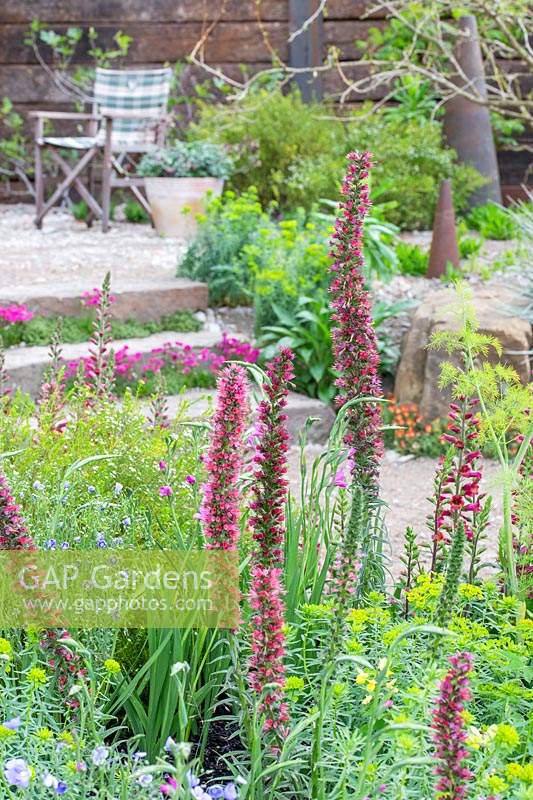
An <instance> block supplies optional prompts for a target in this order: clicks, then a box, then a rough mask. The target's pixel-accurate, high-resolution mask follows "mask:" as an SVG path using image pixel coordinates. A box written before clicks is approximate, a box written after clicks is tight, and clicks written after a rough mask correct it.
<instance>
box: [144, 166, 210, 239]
mask: <svg viewBox="0 0 533 800" xmlns="http://www.w3.org/2000/svg"><path fill="white" fill-rule="evenodd" d="M144 182H145V187H146V194H147V196H148V202H149V203H150V206H151V208H152V217H153V220H154V225H155V229H156V231H157V232H158V233H159V235H160V236H172V237H176V238H179V239H186V240H188V241H190V240H191V239H193V238H194V236H195V234H196V228H197V222H196V215H197V214H201V213H203V211H204V210H205V201H206V196H207V193H208V192H210V193H211V194H212V195H213V196H215V197H218V196H219V195H220V194H221V193H222V187H223V185H224V181H223V180H222V179H220V178H145V179H144Z"/></svg>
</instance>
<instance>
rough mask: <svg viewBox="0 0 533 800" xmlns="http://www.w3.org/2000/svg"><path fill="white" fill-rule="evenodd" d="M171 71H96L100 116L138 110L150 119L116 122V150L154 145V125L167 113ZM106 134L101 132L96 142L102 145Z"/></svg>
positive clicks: (114, 135) (97, 101) (96, 95)
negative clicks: (110, 112)
mask: <svg viewBox="0 0 533 800" xmlns="http://www.w3.org/2000/svg"><path fill="white" fill-rule="evenodd" d="M171 76H172V70H171V69H170V68H169V67H160V68H158V69H132V70H119V69H103V68H102V67H99V68H97V70H96V79H95V84H94V100H95V105H96V110H97V112H98V113H100V114H105V112H106V111H117V110H118V111H132V110H135V109H139V110H140V111H142V112H143V114H148V115H149V116H150V118H152V119H153V122H152V121H151V119H146V117H145V118H144V119H143V118H139V119H136V118H129V119H115V120H113V138H112V146H113V150H115V151H116V150H119V151H120V150H130V151H131V150H135V149H136V148H139V149H141V150H145V149H148V148H149V147H150V146H151V145H152V146H153V145H154V144H155V136H156V126H155V122H156V121H157V120H158V119H159V118H160V117H161V116H163V115H164V114H165V113H166V110H167V103H168V95H169V91H170V79H171ZM104 136H105V131H104V127H103V126H102V127H101V128H100V130H99V131H98V135H97V142H98V143H99V144H103V142H104Z"/></svg>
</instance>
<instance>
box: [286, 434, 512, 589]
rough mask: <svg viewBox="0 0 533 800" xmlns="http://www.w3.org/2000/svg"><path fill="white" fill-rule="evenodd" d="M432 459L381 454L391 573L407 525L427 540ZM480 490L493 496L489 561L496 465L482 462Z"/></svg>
mask: <svg viewBox="0 0 533 800" xmlns="http://www.w3.org/2000/svg"><path fill="white" fill-rule="evenodd" d="M320 452H321V448H320V447H317V446H309V447H308V448H307V451H306V453H307V460H308V463H309V462H312V460H313V459H314V458H316V457H317V456H318V455H319V453H320ZM298 461H299V450H298V448H295V447H293V448H292V449H291V452H290V470H289V477H290V481H291V488H292V489H293V491H296V490H297V489H298V486H299V467H298ZM435 467H436V461H435V460H434V459H432V458H411V457H410V456H400V455H399V454H398V453H396V452H395V451H394V450H388V451H387V452H386V454H385V458H384V461H383V466H382V470H381V497H382V499H383V500H384V501H385V503H386V504H387V506H388V510H387V512H386V523H387V531H388V537H389V548H390V549H389V552H388V555H389V557H390V559H391V561H390V565H389V566H390V569H391V572H392V573H393V574H394V575H396V576H397V575H398V574H399V572H400V570H401V567H402V565H401V563H400V561H399V558H400V556H401V554H402V552H403V544H404V534H405V529H406V527H407V526H408V525H410V526H411V527H412V528H413V529H414V531H415V532H416V533H417V534H418V542H419V544H421V543H422V542H428V541H429V532H428V529H427V528H426V516H427V515H428V514H429V513H430V512H431V505H430V503H429V502H428V500H427V498H428V497H430V496H431V492H432V489H433V478H434V475H435ZM481 490H482V492H485V493H487V492H488V493H491V494H492V495H493V509H494V510H493V514H492V517H491V523H490V526H489V528H488V529H487V541H486V547H487V552H486V554H485V560H490V561H493V560H494V559H495V558H496V553H497V541H498V530H499V527H500V525H501V522H502V513H501V502H500V496H499V488H498V465H497V464H496V462H494V461H485V462H484V466H483V480H482V482H481Z"/></svg>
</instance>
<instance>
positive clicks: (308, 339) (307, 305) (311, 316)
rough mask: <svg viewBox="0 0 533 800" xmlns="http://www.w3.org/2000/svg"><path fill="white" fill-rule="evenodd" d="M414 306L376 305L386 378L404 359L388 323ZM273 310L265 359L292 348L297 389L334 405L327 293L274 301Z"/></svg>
mask: <svg viewBox="0 0 533 800" xmlns="http://www.w3.org/2000/svg"><path fill="white" fill-rule="evenodd" d="M280 294H281V293H280ZM410 305H411V304H410V302H409V301H399V302H397V303H387V302H386V301H384V300H379V301H377V302H375V303H374V304H373V308H372V316H373V320H374V328H375V330H376V335H377V339H378V351H379V357H380V371H381V373H382V374H384V375H394V372H395V369H396V365H397V363H398V359H399V357H400V353H399V350H398V348H397V347H396V346H394V345H393V344H392V343H391V341H390V338H389V336H388V334H387V332H386V326H385V323H386V321H387V320H388V319H390V318H391V317H395V316H397V315H398V314H401V313H403V312H405V311H406V310H407V309H408V308H409V307H410ZM269 310H270V314H271V315H275V321H274V324H271V325H265V326H264V327H262V328H261V329H260V330H261V333H262V335H261V337H260V340H259V344H260V346H262V347H264V349H263V352H262V355H263V357H264V358H265V359H268V358H270V357H271V356H272V355H273V354H274V352H275V351H276V349H277V347H278V346H281V345H285V346H286V347H290V348H291V350H292V351H293V352H294V354H295V378H294V385H295V387H296V390H297V391H299V392H302V393H303V394H307V395H309V396H310V397H318V398H319V399H320V400H323V401H324V402H330V401H331V400H332V399H333V398H334V397H335V394H336V392H337V390H336V389H335V386H334V383H333V382H334V379H335V373H334V371H333V356H332V353H331V318H330V314H331V310H330V308H329V303H328V297H327V295H326V294H325V292H324V290H323V289H322V290H318V291H317V292H315V293H314V294H313V296H311V297H306V296H303V297H298V298H297V299H296V301H293V302H292V303H290V304H288V305H282V304H278V303H277V302H272V304H271V305H270V306H269Z"/></svg>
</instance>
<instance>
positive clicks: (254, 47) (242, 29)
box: [0, 22, 288, 64]
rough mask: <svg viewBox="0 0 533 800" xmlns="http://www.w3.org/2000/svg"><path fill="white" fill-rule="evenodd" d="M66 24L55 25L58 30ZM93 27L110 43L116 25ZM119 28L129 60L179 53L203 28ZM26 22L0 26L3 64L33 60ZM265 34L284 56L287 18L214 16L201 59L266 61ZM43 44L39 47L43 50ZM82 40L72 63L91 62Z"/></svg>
mask: <svg viewBox="0 0 533 800" xmlns="http://www.w3.org/2000/svg"><path fill="white" fill-rule="evenodd" d="M67 27H68V26H66V25H63V24H62V25H55V26H54V30H55V31H57V32H58V33H63V32H64V31H66V29H67ZM94 27H95V29H96V31H97V33H98V36H99V38H98V46H99V47H103V48H112V47H114V46H116V45H114V42H113V36H114V35H115V33H116V32H117V26H116V25H95V26H94ZM121 30H122V32H123V33H127V34H128V35H129V36H131V37H132V38H133V41H132V43H131V45H130V48H129V51H128V59H127V60H128V62H129V63H130V64H144V63H146V62H147V61H153V60H154V55H155V54H157V61H158V62H163V63H164V62H165V61H171V62H173V61H179V60H182V59H185V58H186V57H187V56H188V55H189V53H190V52H191V50H192V49H193V47H194V46H195V44H196V43H197V42H198V41H199V39H200V38H201V37H202V34H203V33H204V30H205V29H204V26H203V24H202V23H200V22H182V23H175V24H174V23H166V24H165V23H160V22H151V23H148V24H146V23H130V24H127V25H121ZM26 31H27V27H26V26H24V25H18V24H17V25H12V24H8V25H1V26H0V53H1V59H2V62H3V63H4V64H36V63H37V59H36V57H35V53H34V52H33V49H32V47H31V46H29V45H26V44H24V35H25V33H26ZM265 36H266V37H268V41H269V42H270V44H271V46H272V47H273V48H274V49H275V50H276V51H277V52H278V53H279V54H280V56H281V58H283V59H286V58H287V57H288V44H287V37H288V24H287V23H284V22H265V23H264V24H263V25H260V24H259V23H258V22H249V23H238V22H220V23H218V24H217V25H216V27H215V28H214V29H213V31H212V33H211V35H210V36H209V38H208V39H207V42H206V45H205V49H204V54H205V59H206V61H211V62H213V61H225V62H227V63H247V62H249V61H268V60H270V51H269V49H268V47H267V45H266V43H265ZM44 49H45V48H43V50H44ZM87 49H88V42H87V41H86V40H82V41H81V42H80V44H79V48H78V50H77V51H76V61H77V62H78V63H88V62H91V60H92V59H91V58H90V57H89V56H88V54H87Z"/></svg>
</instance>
